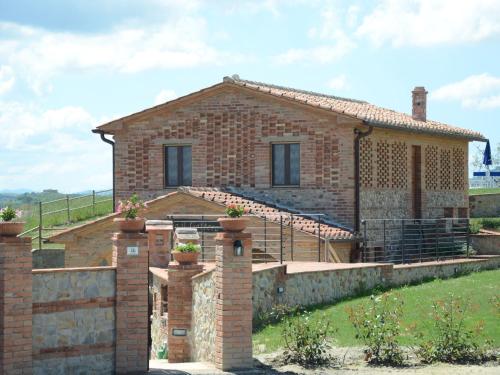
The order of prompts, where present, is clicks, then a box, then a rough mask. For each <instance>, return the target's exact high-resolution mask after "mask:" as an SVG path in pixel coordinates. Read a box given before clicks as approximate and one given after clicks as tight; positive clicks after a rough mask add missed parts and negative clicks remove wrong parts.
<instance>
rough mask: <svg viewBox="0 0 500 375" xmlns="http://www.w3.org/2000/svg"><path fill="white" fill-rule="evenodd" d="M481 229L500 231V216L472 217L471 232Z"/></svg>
mask: <svg viewBox="0 0 500 375" xmlns="http://www.w3.org/2000/svg"><path fill="white" fill-rule="evenodd" d="M480 229H489V230H494V231H500V217H477V218H471V219H470V231H471V233H478V232H479V230H480Z"/></svg>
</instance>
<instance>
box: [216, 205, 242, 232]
mask: <svg viewBox="0 0 500 375" xmlns="http://www.w3.org/2000/svg"><path fill="white" fill-rule="evenodd" d="M249 211H250V210H249V209H248V208H246V207H242V206H238V205H237V204H234V203H232V204H230V205H229V206H227V208H226V214H227V216H229V217H221V218H219V219H218V220H217V221H218V222H219V224H220V226H221V227H222V228H224V230H225V231H226V232H241V231H243V230H244V229H245V228H246V227H247V225H248V218H246V217H242V216H243V214H247V213H248V212H249Z"/></svg>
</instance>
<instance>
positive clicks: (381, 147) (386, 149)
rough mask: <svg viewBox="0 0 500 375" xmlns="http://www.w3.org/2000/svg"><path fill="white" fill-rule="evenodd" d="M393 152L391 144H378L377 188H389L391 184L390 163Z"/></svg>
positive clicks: (379, 142) (380, 142) (381, 142)
mask: <svg viewBox="0 0 500 375" xmlns="http://www.w3.org/2000/svg"><path fill="white" fill-rule="evenodd" d="M390 158H391V150H390V145H389V142H387V141H378V142H377V187H378V188H388V187H389V186H390V185H389V182H390V171H389V161H390Z"/></svg>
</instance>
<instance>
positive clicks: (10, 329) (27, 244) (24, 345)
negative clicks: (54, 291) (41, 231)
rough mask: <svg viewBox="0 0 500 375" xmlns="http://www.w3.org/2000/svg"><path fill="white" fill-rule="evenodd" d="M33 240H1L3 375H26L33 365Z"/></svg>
mask: <svg viewBox="0 0 500 375" xmlns="http://www.w3.org/2000/svg"><path fill="white" fill-rule="evenodd" d="M31 262H32V260H31V238H29V237H26V238H17V237H2V236H0V373H1V374H5V375H24V374H31V373H32V372H33V365H32V342H33V338H32V278H31V267H32V263H31Z"/></svg>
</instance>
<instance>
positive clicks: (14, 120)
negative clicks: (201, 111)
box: [0, 0, 500, 192]
mask: <svg viewBox="0 0 500 375" xmlns="http://www.w3.org/2000/svg"><path fill="white" fill-rule="evenodd" d="M499 61H500V0H470V1H465V0H462V1H458V0H379V1H349V2H348V1H340V0H339V1H334V0H331V1H328V0H323V1H320V0H308V1H306V0H302V1H301V0H283V1H280V0H254V1H247V0H241V1H230V0H220V1H208V0H207V1H201V0H142V1H131V0H129V1H126V0H121V1H119V0H102V1H83V0H65V1H62V0H60V1H55V0H45V1H43V2H41V1H36V0H31V1H28V0H2V1H1V2H0V130H1V134H2V139H1V140H0V190H4V189H19V188H27V189H34V190H41V189H43V188H57V189H59V190H61V191H64V192H74V191H82V190H87V189H103V188H108V187H111V150H110V146H108V145H106V144H104V143H102V142H101V141H100V140H99V137H98V136H96V135H94V134H92V133H91V132H90V130H91V129H92V128H94V127H95V126H97V125H99V124H101V123H104V122H106V121H108V120H111V119H113V118H117V117H121V116H123V115H126V114H130V113H133V112H136V111H138V110H142V109H144V108H146V107H150V106H152V105H154V104H157V103H161V102H164V101H166V100H169V99H173V98H175V97H177V96H180V95H184V94H187V93H189V92H192V91H195V90H199V89H201V88H203V87H205V86H208V85H212V84H214V83H217V82H220V81H221V80H222V77H223V76H225V75H231V74H235V73H237V74H239V75H240V77H242V78H245V79H253V80H260V81H264V82H269V83H275V84H281V85H285V86H291V87H296V88H302V89H308V90H314V91H319V92H324V93H329V94H334V95H340V96H346V97H352V98H356V99H363V100H367V101H369V102H371V103H373V104H377V105H380V106H384V107H388V108H392V109H395V110H398V111H402V112H410V111H411V93H410V92H411V90H412V89H413V87H414V86H420V85H423V86H425V87H426V88H427V90H428V91H429V100H428V118H431V119H433V120H438V121H442V122H445V123H449V124H453V125H457V126H461V127H466V128H471V129H475V130H478V131H480V132H482V133H483V134H484V135H485V136H486V137H488V138H490V139H491V141H492V142H493V143H495V144H496V143H498V142H500V130H499V127H500V63H499ZM477 146H479V147H481V148H482V147H484V146H483V144H480V143H474V144H472V145H471V151H472V150H475V149H476V148H477Z"/></svg>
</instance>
